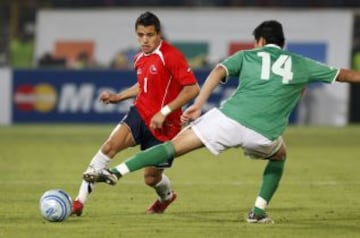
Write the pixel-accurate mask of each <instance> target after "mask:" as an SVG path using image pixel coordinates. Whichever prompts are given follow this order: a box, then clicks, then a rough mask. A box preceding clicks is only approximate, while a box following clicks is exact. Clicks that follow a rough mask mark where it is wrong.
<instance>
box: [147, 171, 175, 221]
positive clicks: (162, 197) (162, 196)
mask: <svg viewBox="0 0 360 238" xmlns="http://www.w3.org/2000/svg"><path fill="white" fill-rule="evenodd" d="M144 180H145V183H146V184H147V185H148V186H150V187H152V188H154V190H155V192H156V194H157V195H158V198H157V199H156V200H155V201H154V202H153V203H152V204H151V205H150V206H149V207H148V208H147V210H146V213H148V214H159V213H163V212H164V211H165V209H166V208H167V207H168V206H169V205H170V204H171V203H172V202H173V201H175V199H176V197H177V194H176V193H175V192H174V190H173V189H172V186H171V181H170V179H169V178H168V176H166V174H165V173H164V169H161V168H157V167H146V168H145V170H144Z"/></svg>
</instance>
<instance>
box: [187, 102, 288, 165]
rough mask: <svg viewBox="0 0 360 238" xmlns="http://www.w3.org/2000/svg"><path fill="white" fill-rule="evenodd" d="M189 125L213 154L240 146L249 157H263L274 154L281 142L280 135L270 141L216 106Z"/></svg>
mask: <svg viewBox="0 0 360 238" xmlns="http://www.w3.org/2000/svg"><path fill="white" fill-rule="evenodd" d="M190 127H191V128H192V129H193V131H194V133H195V134H196V135H197V136H198V137H199V139H200V140H201V141H202V143H203V144H204V145H205V146H206V147H207V148H208V150H209V151H210V152H211V153H213V154H215V155H218V154H220V153H221V152H222V151H224V150H226V149H228V148H233V147H240V148H242V149H243V150H244V154H245V155H246V156H249V157H250V158H254V159H265V158H268V157H270V156H272V155H273V154H275V153H276V152H277V151H278V150H279V149H280V147H281V145H282V143H283V140H282V138H281V137H279V138H277V139H276V140H273V141H271V140H269V139H268V138H266V137H264V136H263V135H261V134H259V133H257V132H256V131H253V130H251V129H249V128H247V127H245V126H243V125H241V124H240V123H238V122H236V121H234V120H233V119H231V118H229V117H227V116H225V115H224V114H223V113H222V112H221V111H220V110H219V109H217V108H213V109H211V110H210V111H208V112H207V113H205V114H204V115H202V116H201V117H199V118H198V119H197V120H195V121H194V122H192V123H191V125H190Z"/></svg>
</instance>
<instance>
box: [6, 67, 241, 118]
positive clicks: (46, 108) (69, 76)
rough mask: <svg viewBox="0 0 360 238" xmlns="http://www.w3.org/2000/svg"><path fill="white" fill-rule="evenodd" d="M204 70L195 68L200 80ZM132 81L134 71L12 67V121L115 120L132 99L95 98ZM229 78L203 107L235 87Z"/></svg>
mask: <svg viewBox="0 0 360 238" xmlns="http://www.w3.org/2000/svg"><path fill="white" fill-rule="evenodd" d="M208 73H209V71H208V70H201V71H196V72H195V74H196V77H197V78H198V80H199V83H200V84H202V83H203V81H204V80H205V78H206V76H207V75H208ZM135 82H136V75H135V72H134V71H116V70H84V71H82V70H81V71H75V70H15V71H14V72H13V90H12V91H13V106H12V108H13V109H12V110H13V111H12V121H13V123H22V122H47V123H48V122H50V123H51V122H54V123H60V122H61V123H64V122H82V123H94V122H99V123H102V122H118V121H119V120H121V118H122V117H123V116H124V115H125V113H126V112H127V111H128V109H129V106H130V105H131V104H132V102H133V100H132V99H130V100H127V101H124V102H121V103H118V104H108V105H105V104H103V103H101V102H100V101H99V100H98V97H99V95H100V93H101V92H102V91H104V90H109V91H113V92H118V91H121V90H123V89H125V88H127V87H129V86H132V85H133V84H134V83H135ZM236 84H237V80H230V81H229V82H228V83H227V84H225V85H222V86H220V87H218V88H217V89H216V90H215V92H214V94H213V96H212V97H211V98H210V100H209V102H208V103H207V105H206V106H205V110H206V109H209V108H211V107H214V106H217V105H219V103H220V101H221V100H222V99H223V98H224V97H226V96H228V95H229V94H230V93H231V92H232V91H233V90H234V88H235V87H236Z"/></svg>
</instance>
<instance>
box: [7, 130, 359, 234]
mask: <svg viewBox="0 0 360 238" xmlns="http://www.w3.org/2000/svg"><path fill="white" fill-rule="evenodd" d="M111 129H112V125H102V126H99V125H18V126H10V127H0V237H17V238H22V237H36V238H42V237H46V238H48V237H51V238H56V237H59V238H60V237H61V238H63V237H71V238H73V237H86V238H92V237H94V238H95V237H96V238H98V237H102V238H106V237H111V238H114V237H136V238H139V237H159V238H160V237H167V238H176V237H181V238H183V237H191V238H198V237H199V238H200V237H201V238H202V237H206V238H212V237H226V238H230V237H247V238H250V237H256V238H262V237H267V238H269V237H276V238H278V237H292V238H297V237H299V238H300V237H301V238H304V237H306V238H309V237H314V238H315V237H316V238H325V237H326V238H329V237H347V238H349V237H360V225H359V223H360V199H359V197H360V175H359V170H360V127H359V126H348V127H343V128H331V127H290V128H289V129H288V130H287V131H286V133H285V135H284V137H285V140H286V142H287V146H288V159H287V164H286V170H285V173H284V176H283V180H282V182H281V184H280V187H279V189H278V191H277V193H276V195H275V196H274V198H273V200H272V202H271V204H270V206H269V207H268V210H267V211H268V213H269V215H270V216H271V217H272V218H273V219H274V220H275V224H273V225H257V224H247V223H245V221H244V217H245V216H246V214H247V212H248V211H249V209H250V208H251V206H252V205H253V203H254V199H255V197H256V194H257V191H258V189H259V184H260V181H261V176H262V172H263V168H264V166H265V163H266V162H265V161H254V160H249V159H245V158H244V156H243V154H242V151H241V150H240V149H231V150H228V151H226V152H225V153H223V154H221V155H220V156H218V157H215V156H213V155H211V154H210V153H209V152H208V151H207V150H205V149H202V150H199V151H196V152H193V153H190V154H188V155H185V156H183V157H181V158H179V159H177V160H176V161H175V163H174V166H173V168H172V169H169V170H167V174H168V175H169V177H170V178H171V179H172V181H173V186H174V189H175V190H176V191H177V193H178V200H177V201H176V202H175V203H174V204H173V205H172V206H170V207H169V209H168V210H167V212H166V213H165V214H163V215H146V214H145V213H144V211H145V209H146V207H147V206H148V205H149V204H150V203H151V202H152V201H153V200H154V199H155V194H154V192H153V191H152V190H151V189H150V188H148V187H146V186H145V185H144V184H143V181H142V171H137V172H135V173H132V174H130V175H128V176H126V177H124V178H123V179H122V180H120V181H119V183H118V185H116V186H115V187H111V186H107V185H104V184H98V185H97V186H96V188H95V192H94V193H93V194H92V195H91V197H90V199H89V201H88V203H87V204H86V207H85V210H84V213H83V216H82V217H70V218H69V219H67V220H66V221H65V222H62V223H50V222H47V221H45V220H43V219H42V218H41V216H40V213H39V210H38V201H39V198H40V196H41V195H42V193H43V192H44V191H46V190H48V189H52V188H62V189H64V190H65V191H67V192H68V193H69V194H70V195H71V196H72V197H73V198H74V197H75V196H76V194H77V191H78V188H79V184H80V181H81V175H82V172H83V171H84V169H85V168H86V167H87V165H88V163H89V161H90V159H91V158H92V156H93V154H94V153H95V152H96V151H97V150H98V148H99V146H100V145H101V144H102V143H103V141H104V140H105V139H106V137H107V135H108V134H109V133H110V132H111ZM136 151H137V148H131V149H129V150H127V151H125V152H122V153H120V154H119V155H118V156H117V157H116V160H115V161H113V162H112V164H111V165H115V164H117V163H119V162H120V161H122V160H123V159H124V158H126V157H128V156H129V155H131V154H133V153H135V152H136Z"/></svg>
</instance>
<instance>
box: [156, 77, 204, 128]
mask: <svg viewBox="0 0 360 238" xmlns="http://www.w3.org/2000/svg"><path fill="white" fill-rule="evenodd" d="M199 91H200V89H199V85H198V83H195V84H190V85H185V86H184V87H183V88H182V90H181V91H180V93H179V94H178V95H177V97H176V98H175V99H174V100H172V101H171V102H169V103H168V104H167V105H165V106H164V107H163V108H162V109H161V110H160V112H158V113H156V114H155V115H154V117H153V118H152V119H151V121H150V128H151V129H157V128H162V125H163V123H164V121H165V119H166V117H167V116H168V115H169V114H170V113H171V112H172V111H175V110H177V109H179V108H181V107H182V106H184V105H186V104H187V103H188V102H190V101H191V100H192V99H194V98H195V97H196V95H198V93H199Z"/></svg>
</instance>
